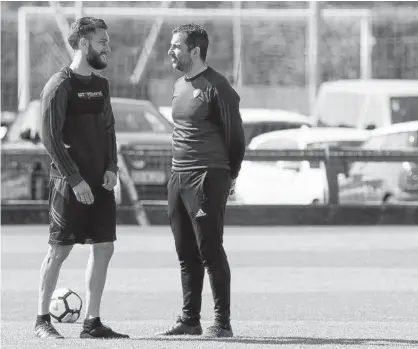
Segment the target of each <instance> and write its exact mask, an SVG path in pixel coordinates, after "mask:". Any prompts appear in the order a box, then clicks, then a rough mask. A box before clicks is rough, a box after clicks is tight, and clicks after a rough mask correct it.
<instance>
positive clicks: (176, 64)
mask: <svg viewBox="0 0 418 349" xmlns="http://www.w3.org/2000/svg"><path fill="white" fill-rule="evenodd" d="M172 58H174V61H173V62H172V65H173V68H174V69H176V70H178V71H181V72H183V73H185V72H188V71H189V70H190V67H191V66H192V60H191V58H190V57H184V58H182V59H178V58H177V57H175V56H172Z"/></svg>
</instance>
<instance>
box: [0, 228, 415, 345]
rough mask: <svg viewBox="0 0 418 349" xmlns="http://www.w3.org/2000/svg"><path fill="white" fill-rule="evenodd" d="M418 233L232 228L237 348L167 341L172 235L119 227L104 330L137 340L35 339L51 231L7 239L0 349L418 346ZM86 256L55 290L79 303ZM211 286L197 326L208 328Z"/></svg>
mask: <svg viewBox="0 0 418 349" xmlns="http://www.w3.org/2000/svg"><path fill="white" fill-rule="evenodd" d="M415 230H416V229H415V228H413V227H410V228H409V227H378V228H376V227H355V228H348V227H344V228H339V227H328V228H323V227H302V228H300V227H292V228H286V227H278V228H258V227H257V228H239V227H236V228H234V227H228V228H227V229H226V232H225V248H226V250H227V253H228V256H229V260H230V264H231V270H232V291H233V293H232V325H233V329H234V333H235V337H234V338H232V339H225V340H204V339H201V338H196V337H186V338H184V337H180V338H179V337H176V338H169V339H166V338H161V337H158V336H156V335H155V334H156V333H157V332H159V331H161V330H164V329H165V328H166V327H167V326H170V325H172V323H173V321H174V320H175V317H176V316H177V314H178V313H179V311H180V309H181V290H180V280H179V268H178V265H177V258H176V255H175V251H174V245H173V239H172V236H171V234H170V232H169V230H168V228H167V227H156V228H139V227H126V226H125V227H120V228H119V236H118V241H117V242H116V248H115V255H114V258H113V260H112V262H111V265H110V269H109V276H108V281H107V284H106V289H105V293H104V296H103V304H102V314H101V315H102V319H103V321H104V322H105V323H106V324H109V325H111V326H112V327H114V328H115V330H118V331H122V332H127V333H129V334H130V335H131V337H132V339H130V340H122V341H115V340H113V341H100V340H80V339H78V335H79V332H80V328H81V324H80V323H75V324H58V325H57V328H58V329H59V330H60V332H61V333H62V334H63V335H64V336H65V337H66V339H65V340H60V341H49V342H47V343H46V342H45V341H42V340H39V339H37V338H35V337H34V335H33V325H34V319H35V314H36V296H37V291H36V290H37V282H38V276H39V266H40V264H41V261H42V258H43V256H44V253H45V251H46V248H47V245H46V237H47V230H46V227H44V226H36V227H34V226H25V227H22V226H3V227H2V240H1V242H2V247H1V249H2V259H1V262H2V268H1V269H2V270H1V271H2V284H1V295H2V300H1V306H2V308H1V313H2V314H1V316H2V322H1V330H2V332H1V347H2V348H22V349H24V348H34V349H38V348H115V349H119V348H150V349H152V348H168V349H170V348H186V349H188V348H215V349H217V348H251V349H252V348H273V347H274V348H277V347H278V345H280V346H279V348H281V347H283V348H286V349H287V348H321V349H322V348H380V347H384V348H399V347H414V346H418V327H417V326H418V325H417V324H418V311H417V309H418V297H417V296H416V295H417V294H418V272H417V268H416V266H417V265H418V233H417V232H416V231H415ZM87 256H88V246H77V247H75V248H74V250H73V252H72V254H71V255H70V257H69V258H68V260H67V261H66V262H65V264H64V266H63V269H62V272H61V276H60V280H59V284H58V287H70V288H74V289H75V290H77V292H79V294H80V296H82V297H84V265H85V262H86V260H87ZM212 308H213V301H212V298H211V292H210V287H209V285H208V280H207V278H206V279H205V286H204V294H203V306H202V324H203V325H204V326H207V325H209V324H210V321H211V318H212Z"/></svg>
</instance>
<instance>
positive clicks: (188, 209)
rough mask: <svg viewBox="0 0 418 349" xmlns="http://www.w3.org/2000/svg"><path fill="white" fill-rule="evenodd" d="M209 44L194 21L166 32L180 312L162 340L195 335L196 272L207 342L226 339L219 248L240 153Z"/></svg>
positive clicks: (224, 268)
mask: <svg viewBox="0 0 418 349" xmlns="http://www.w3.org/2000/svg"><path fill="white" fill-rule="evenodd" d="M208 44H209V40H208V35H207V33H206V31H205V29H204V28H202V27H201V26H199V25H195V24H187V25H181V26H179V27H177V28H176V29H174V30H173V36H172V40H171V47H170V49H169V51H168V54H169V56H171V59H172V66H173V67H174V68H175V69H177V70H179V71H181V72H183V73H184V75H183V76H182V77H181V78H179V79H178V80H177V81H176V83H175V85H174V89H173V100H172V117H173V121H174V131H173V140H172V144H173V159H172V174H171V178H170V180H169V183H168V216H169V221H170V224H171V229H172V231H173V235H174V240H175V245H176V251H177V255H178V259H179V262H180V267H181V282H182V289H183V311H182V315H181V316H180V317H179V318H178V320H177V322H176V324H175V325H174V326H173V327H172V328H170V329H169V330H167V331H166V332H164V333H162V334H164V335H180V334H192V335H193V334H194V335H200V334H202V327H201V325H200V311H201V303H202V287H203V279H204V270H205V269H204V268H206V269H207V271H208V276H209V280H210V285H211V288H212V293H213V299H214V303H215V308H214V310H215V321H214V323H213V325H212V326H210V327H209V328H208V329H207V330H206V331H205V333H204V335H205V336H208V337H231V336H232V335H233V333H232V328H231V324H230V306H231V304H230V293H231V291H230V284H231V273H230V269H229V264H228V260H227V256H226V254H225V251H224V248H223V228H224V215H225V207H226V202H227V199H228V196H229V194H230V192H231V190H233V188H234V185H235V180H236V178H237V176H238V172H239V170H240V166H241V162H242V160H243V157H244V153H245V139H244V130H243V127H242V120H241V116H240V112H239V101H240V98H239V96H238V94H237V93H236V92H235V91H234V89H233V88H232V87H231V85H230V84H229V83H228V81H227V79H226V78H225V77H224V76H222V75H221V74H219V73H218V72H216V71H215V70H214V69H212V68H211V67H208V66H207V65H206V62H205V61H206V53H207V48H208Z"/></svg>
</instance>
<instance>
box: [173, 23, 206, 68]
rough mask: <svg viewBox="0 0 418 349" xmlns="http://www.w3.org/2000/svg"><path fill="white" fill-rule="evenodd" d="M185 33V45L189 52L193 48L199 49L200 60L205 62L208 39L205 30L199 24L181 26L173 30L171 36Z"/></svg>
mask: <svg viewBox="0 0 418 349" xmlns="http://www.w3.org/2000/svg"><path fill="white" fill-rule="evenodd" d="M176 33H185V34H186V35H187V38H186V45H187V48H188V49H189V51H190V50H191V49H193V48H195V47H199V48H200V58H201V59H202V60H203V61H205V60H206V55H207V53H208V46H209V37H208V33H207V32H206V30H205V28H203V27H202V26H201V25H199V24H193V23H192V24H182V25H180V26H178V27H176V28H174V29H173V32H172V34H176Z"/></svg>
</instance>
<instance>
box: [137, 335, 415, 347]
mask: <svg viewBox="0 0 418 349" xmlns="http://www.w3.org/2000/svg"><path fill="white" fill-rule="evenodd" d="M137 339H139V340H151V341H161V342H172V341H175V342H185V341H187V342H190V341H202V342H225V343H242V344H266V345H267V344H268V345H271V344H277V345H292V344H293V345H295V344H296V345H318V346H320V345H368V346H379V347H382V346H386V345H388V346H389V345H390V346H393V345H405V346H409V345H418V340H408V339H387V338H386V339H385V338H317V337H251V338H249V337H233V338H204V337H194V336H184V337H183V336H182V337H180V336H176V337H159V336H156V337H142V338H137Z"/></svg>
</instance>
